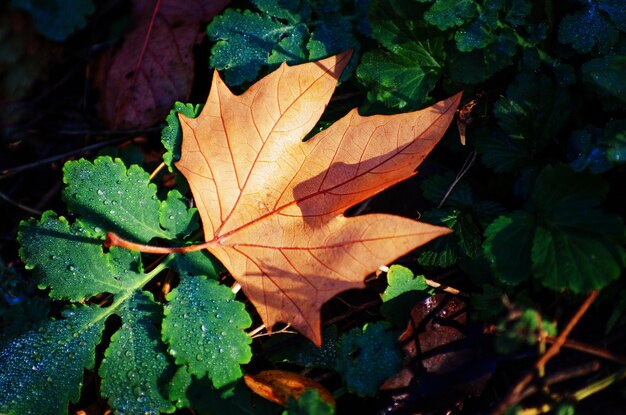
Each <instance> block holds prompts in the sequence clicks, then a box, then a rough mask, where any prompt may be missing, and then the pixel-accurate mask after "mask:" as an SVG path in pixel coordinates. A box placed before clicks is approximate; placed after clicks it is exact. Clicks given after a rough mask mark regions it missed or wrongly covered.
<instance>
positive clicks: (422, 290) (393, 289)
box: [380, 265, 431, 327]
mask: <svg viewBox="0 0 626 415" xmlns="http://www.w3.org/2000/svg"><path fill="white" fill-rule="evenodd" d="M430 294H431V290H430V287H429V286H428V284H427V283H426V279H425V278H424V276H423V275H417V276H416V275H413V272H412V271H411V270H410V269H408V268H405V267H403V266H400V265H392V266H391V267H389V271H388V272H387V288H385V291H384V292H383V294H382V300H383V304H382V306H381V307H380V312H381V313H382V315H383V316H385V319H386V320H387V321H389V322H391V323H393V324H394V325H396V326H397V327H404V326H406V323H407V321H408V320H409V316H410V314H411V309H413V307H414V306H415V304H417V303H418V302H420V301H421V300H423V299H424V298H426V297H428V296H429V295H430Z"/></svg>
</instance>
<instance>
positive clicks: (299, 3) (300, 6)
mask: <svg viewBox="0 0 626 415" xmlns="http://www.w3.org/2000/svg"><path fill="white" fill-rule="evenodd" d="M252 3H254V5H255V6H256V7H257V8H258V9H259V10H261V11H263V12H265V13H267V14H269V15H270V16H273V17H277V18H279V19H285V20H287V21H288V22H290V23H295V22H298V21H300V20H301V19H303V18H305V19H306V18H309V17H310V16H311V5H310V4H309V1H308V0H252Z"/></svg>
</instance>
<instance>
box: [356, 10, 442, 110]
mask: <svg viewBox="0 0 626 415" xmlns="http://www.w3.org/2000/svg"><path fill="white" fill-rule="evenodd" d="M370 13H373V12H370ZM387 13H389V12H388V11H385V10H380V15H379V16H378V18H375V17H372V21H371V25H372V31H373V35H374V36H375V37H376V39H377V40H378V41H379V42H381V43H382V44H383V45H384V46H385V48H386V49H387V50H386V51H383V50H374V51H370V52H367V53H365V54H364V55H363V57H362V59H361V63H360V65H359V66H358V68H357V78H358V80H359V82H361V83H362V84H363V85H365V86H366V87H367V88H368V93H367V98H368V100H369V101H370V102H380V103H383V104H384V105H385V106H387V107H390V108H398V109H417V108H420V107H422V106H423V105H424V103H425V102H426V101H427V100H428V99H429V94H430V92H431V91H432V89H433V88H434V87H435V84H436V82H437V80H438V79H439V77H440V76H441V73H442V69H443V68H442V63H443V62H442V60H443V56H444V45H443V38H442V37H441V36H429V33H428V31H427V30H426V29H425V28H424V24H423V23H422V22H420V21H415V20H408V19H401V18H399V17H397V16H393V15H389V16H387ZM376 14H378V10H376Z"/></svg>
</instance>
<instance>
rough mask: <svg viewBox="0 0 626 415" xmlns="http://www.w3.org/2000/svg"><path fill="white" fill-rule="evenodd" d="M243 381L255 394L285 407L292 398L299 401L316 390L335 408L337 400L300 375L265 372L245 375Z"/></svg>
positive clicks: (312, 381)
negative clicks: (310, 391) (305, 393)
mask: <svg viewBox="0 0 626 415" xmlns="http://www.w3.org/2000/svg"><path fill="white" fill-rule="evenodd" d="M243 380H244V382H246V385H247V386H248V387H249V388H250V389H251V390H252V391H253V392H254V393H256V394H257V395H259V396H262V397H263V398H265V399H267V400H270V401H272V402H276V403H277V404H279V405H283V406H285V405H287V403H288V402H289V398H290V397H293V398H294V399H298V398H300V395H302V393H303V392H304V391H306V390H309V389H315V390H316V391H317V392H318V393H319V395H320V397H321V398H322V399H324V400H325V401H326V402H328V403H329V404H331V405H332V406H333V407H334V406H335V399H334V398H333V395H332V394H331V393H330V392H329V391H328V389H326V388H325V387H324V386H322V385H321V384H320V383H318V382H316V381H314V380H313V379H309V378H307V377H306V376H302V375H300V374H298V373H294V372H287V371H285V370H264V371H262V372H260V373H258V374H256V375H244V377H243Z"/></svg>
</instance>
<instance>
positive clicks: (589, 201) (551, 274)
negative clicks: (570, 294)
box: [484, 165, 624, 292]
mask: <svg viewBox="0 0 626 415" xmlns="http://www.w3.org/2000/svg"><path fill="white" fill-rule="evenodd" d="M606 191H607V186H606V184H605V182H603V181H602V179H601V178H599V177H598V176H594V175H591V174H585V173H576V172H574V171H572V170H571V169H569V168H568V167H567V166H565V165H557V166H554V167H553V166H548V167H546V168H545V169H543V170H542V172H541V173H540V174H539V176H538V177H537V180H536V183H535V185H534V188H533V191H532V194H531V202H532V203H531V204H530V205H529V206H528V208H527V209H526V210H519V211H514V212H512V213H510V214H509V215H506V216H501V217H499V218H498V219H496V220H495V221H494V222H493V223H492V224H491V225H489V227H488V228H487V230H486V231H485V235H486V237H487V240H486V242H485V245H484V250H485V255H486V256H487V257H488V258H490V260H491V261H492V268H493V270H494V272H495V274H496V276H497V277H498V278H499V279H500V280H502V281H504V282H508V283H512V284H515V283H519V282H522V281H524V280H526V279H528V278H529V277H530V275H534V276H535V277H536V278H537V280H538V281H539V282H540V283H541V284H543V285H544V286H546V287H550V288H553V289H563V288H567V289H570V290H572V291H574V292H584V291H588V290H591V289H598V288H602V287H604V286H605V285H607V284H608V283H610V282H611V281H612V280H614V279H616V278H617V277H618V276H619V274H620V271H621V269H622V267H623V265H624V250H623V248H622V247H621V246H620V245H618V244H619V243H622V242H623V238H624V227H623V224H622V220H621V219H620V218H619V217H618V216H616V215H612V214H608V213H605V212H603V211H601V210H600V209H598V208H597V206H598V205H599V204H600V203H601V202H602V200H603V199H604V197H605V194H606Z"/></svg>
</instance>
